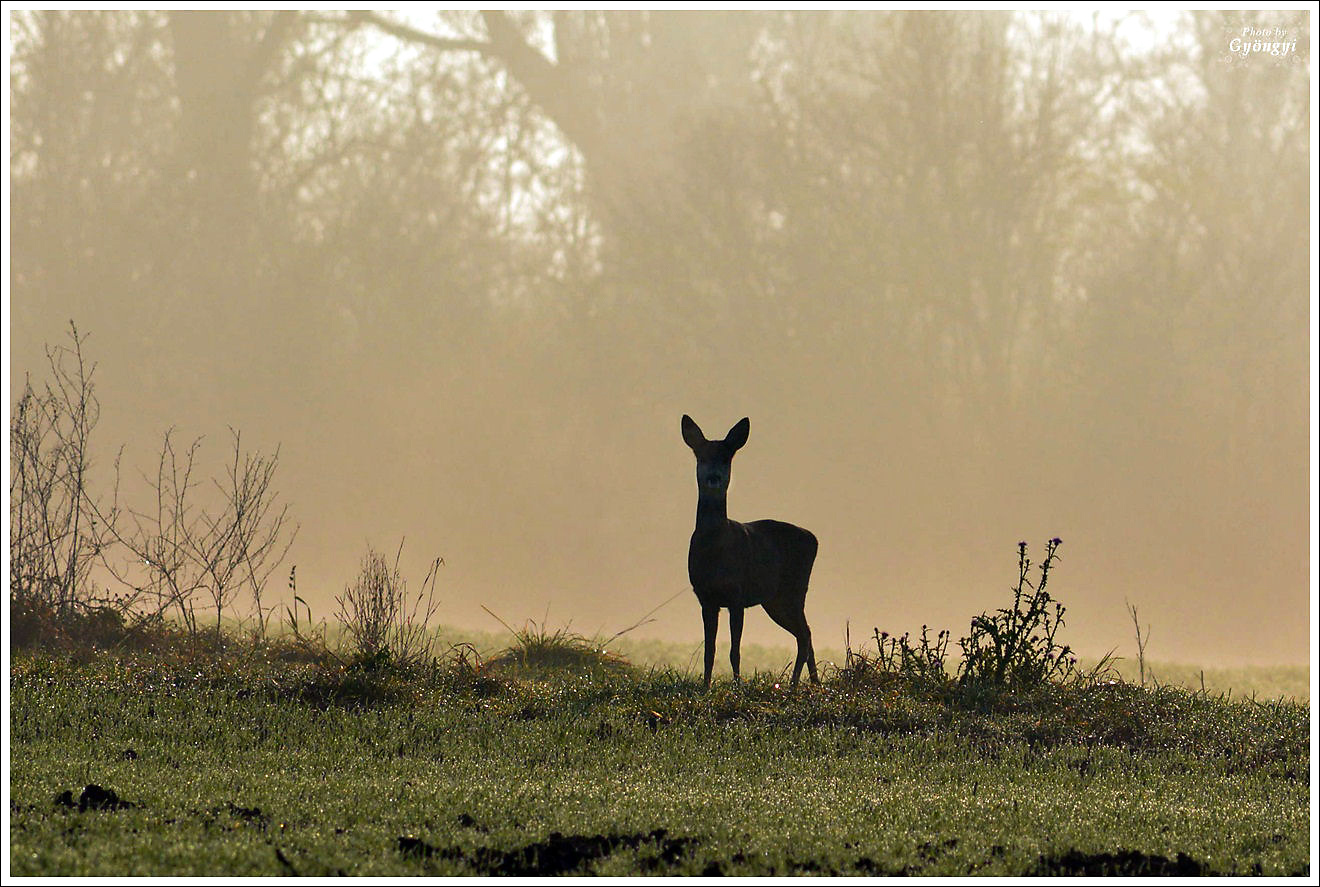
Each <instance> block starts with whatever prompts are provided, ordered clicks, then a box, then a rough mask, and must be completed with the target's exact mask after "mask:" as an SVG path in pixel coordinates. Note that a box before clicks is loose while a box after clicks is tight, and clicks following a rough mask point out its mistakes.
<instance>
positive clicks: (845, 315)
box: [6, 11, 1313, 666]
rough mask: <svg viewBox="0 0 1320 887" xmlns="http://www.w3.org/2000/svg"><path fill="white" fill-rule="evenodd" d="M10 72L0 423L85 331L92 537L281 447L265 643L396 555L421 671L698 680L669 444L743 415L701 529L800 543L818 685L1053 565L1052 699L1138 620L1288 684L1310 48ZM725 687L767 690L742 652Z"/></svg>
mask: <svg viewBox="0 0 1320 887" xmlns="http://www.w3.org/2000/svg"><path fill="white" fill-rule="evenodd" d="M1244 35H1245V37H1246V42H1245V45H1246V47H1247V49H1246V51H1245V52H1244V51H1243V50H1242V49H1241V47H1242V45H1243V37H1244ZM1261 35H1266V36H1265V37H1262V36H1261ZM1235 38H1236V39H1237V40H1238V43H1237V44H1233V45H1234V46H1236V47H1237V49H1232V48H1230V44H1232V41H1234V39H1235ZM8 39H9V40H10V41H11V47H12V67H11V75H10V98H11V104H10V118H9V124H10V151H11V155H10V167H9V176H10V188H9V192H8V193H9V199H10V212H11V226H12V227H11V238H10V260H11V262H10V266H9V273H8V287H9V289H8V309H9V312H10V331H9V347H10V354H9V359H8V372H9V373H10V376H9V380H8V384H7V386H6V387H7V391H8V394H9V397H10V403H11V405H12V404H13V403H14V401H15V400H16V399H17V398H18V397H19V396H20V394H21V392H22V388H23V384H24V379H25V374H28V373H30V374H31V375H32V378H33V380H34V381H36V380H38V379H41V378H44V377H45V374H46V366H45V361H44V357H43V346H44V345H46V344H47V343H49V344H51V345H55V344H60V343H62V342H65V341H67V339H66V333H67V329H68V326H67V325H68V321H69V320H70V319H72V320H74V321H75V322H76V324H77V326H78V329H79V330H80V331H81V332H83V333H86V334H87V336H88V338H87V340H86V343H85V345H84V349H85V352H86V353H87V355H89V356H90V357H91V358H92V359H94V360H95V361H96V362H97V369H96V375H95V382H96V393H97V396H98V398H99V400H100V403H101V414H100V421H99V424H98V425H97V426H96V428H95V433H94V451H93V453H94V456H95V463H94V465H93V466H92V475H91V477H92V481H91V483H93V484H94V485H99V486H98V489H104V490H109V489H110V488H111V487H112V486H113V481H114V472H113V464H114V460H115V458H116V454H117V453H118V452H119V448H120V446H121V445H122V446H123V447H124V450H123V455H122V461H121V468H122V476H121V481H120V496H121V498H122V499H123V500H124V501H126V502H128V503H130V504H132V503H142V502H143V501H144V499H145V497H147V496H148V495H149V493H150V489H149V485H148V484H146V483H145V482H144V480H143V476H142V475H143V473H146V474H147V475H148V476H151V475H152V474H153V473H154V472H155V469H156V465H157V460H158V456H159V451H160V444H161V439H162V435H163V434H164V432H165V431H166V430H167V429H169V428H171V427H173V428H175V429H176V431H175V434H176V435H177V436H178V437H179V438H180V439H182V440H191V439H193V438H195V437H203V443H202V448H201V450H200V451H199V465H200V466H203V467H204V469H205V472H202V471H201V469H199V476H202V474H203V473H206V472H209V473H218V472H219V471H220V470H221V469H222V468H223V463H224V459H225V457H226V452H227V447H228V446H229V443H228V431H227V429H228V428H230V427H232V428H235V429H241V431H242V433H243V441H244V444H245V446H250V447H254V448H260V449H261V450H262V451H263V452H267V453H273V452H274V451H275V450H276V448H277V447H278V454H279V467H278V473H277V475H276V480H275V487H276V488H277V489H278V491H279V494H280V497H281V501H282V502H287V503H288V504H289V506H290V512H289V513H290V516H291V518H292V519H293V520H295V521H297V523H298V524H299V531H298V534H297V537H296V540H295V541H294V544H293V547H292V548H291V549H290V551H289V554H288V556H287V558H286V560H285V561H284V563H283V565H282V566H281V568H280V569H279V570H277V571H276V572H275V573H274V574H273V576H272V578H271V579H270V580H269V584H270V588H269V589H268V591H267V594H268V598H267V600H271V599H277V600H278V599H281V598H283V599H287V598H288V595H289V590H288V589H287V588H286V587H285V585H286V577H287V575H288V571H289V568H290V567H291V566H293V565H295V564H296V565H297V592H298V594H299V595H300V596H301V597H302V598H304V599H305V600H306V601H307V602H308V604H310V606H311V608H312V610H313V613H314V614H315V615H316V616H317V617H318V618H320V617H330V616H332V613H333V608H334V600H333V599H334V596H335V595H336V594H339V593H341V592H342V591H343V588H344V585H345V584H346V583H347V582H349V581H351V580H352V578H353V577H354V575H355V574H356V571H357V568H358V564H359V562H360V560H361V558H362V556H363V554H364V553H365V552H366V549H367V546H368V545H369V544H370V545H373V546H375V547H376V548H377V549H380V550H386V551H389V552H391V553H393V552H394V551H395V550H396V549H397V548H398V546H399V544H400V541H401V540H403V539H405V538H406V543H405V545H404V548H403V556H402V560H401V566H402V567H403V570H404V572H405V574H407V575H409V576H411V577H413V578H414V581H415V582H420V580H421V576H422V574H423V573H424V571H425V566H426V564H427V563H428V562H429V560H430V559H431V558H433V557H435V556H441V557H443V558H444V562H445V564H444V566H443V567H442V569H441V572H440V575H439V581H438V585H437V592H438V597H439V598H440V600H441V607H440V610H439V619H440V620H441V621H442V622H444V623H446V624H449V625H454V626H460V627H470V628H479V629H484V630H498V629H499V625H498V623H496V622H495V621H494V620H493V619H492V618H491V617H490V616H489V615H488V614H487V613H486V612H484V611H483V609H482V608H483V607H485V608H487V609H489V610H490V611H493V612H494V613H496V614H498V615H499V616H500V617H501V618H503V619H504V620H505V621H507V622H509V623H511V624H515V625H516V624H519V623H522V622H523V621H524V620H526V619H528V618H533V619H536V620H537V621H538V622H539V621H540V620H542V619H543V618H544V619H548V621H549V623H550V624H551V626H558V625H562V624H566V623H571V625H572V627H573V629H574V630H577V631H580V632H582V633H584V634H592V633H595V632H597V631H601V632H603V633H604V634H605V635H606V636H608V635H611V634H613V633H615V632H616V631H618V630H620V629H623V628H625V627H627V626H629V625H632V624H633V623H635V622H637V621H638V620H639V619H641V618H642V617H643V616H644V615H645V614H647V613H648V612H649V611H651V610H652V609H653V608H655V607H657V606H658V605H661V604H664V605H663V606H661V607H660V608H659V609H658V610H657V611H656V612H655V613H654V615H653V616H652V617H651V618H652V621H651V622H649V623H647V624H645V625H642V626H640V627H638V628H637V629H635V631H634V636H636V637H661V638H667V639H673V640H680V641H684V642H690V643H691V644H692V645H693V646H694V647H695V646H696V645H697V644H698V643H699V642H700V639H701V620H700V615H699V609H698V605H697V602H696V599H695V597H694V596H693V595H692V593H691V590H690V587H689V585H688V580H687V573H686V566H687V564H686V557H687V545H688V537H689V535H690V534H691V532H692V528H693V523H694V516H695V511H696V500H697V491H696V484H695V480H694V462H693V457H692V452H691V451H690V450H689V449H688V448H687V447H686V446H685V445H684V443H683V440H682V438H681V436H680V432H679V420H680V418H681V416H682V415H683V414H684V413H687V414H690V415H691V416H692V417H693V418H694V419H696V421H697V422H698V423H700V424H701V426H702V428H703V429H705V431H706V433H707V435H708V436H711V437H717V436H723V434H724V433H725V432H726V431H727V430H728V429H729V428H730V427H731V426H732V425H733V424H734V423H735V422H736V421H738V420H739V419H741V418H742V417H744V416H747V417H749V418H750V420H751V434H750V438H749V441H748V443H747V445H746V446H745V447H744V448H743V449H742V450H741V451H740V452H739V453H738V455H737V457H736V459H735V460H734V463H733V481H732V487H731V490H730V493H729V515H730V517H732V518H734V519H741V520H752V519H758V518H777V519H781V520H786V521H790V522H792V523H796V524H799V525H801V526H804V527H807V528H809V529H810V530H812V531H813V532H814V533H815V534H816V536H817V537H818V538H819V540H820V553H819V556H818V558H817V561H816V568H815V572H814V574H813V578H812V582H811V587H810V593H809V594H808V597H807V608H806V609H807V616H808V618H809V620H810V622H811V625H812V629H813V633H814V635H815V643H816V646H817V649H829V648H834V649H840V648H842V647H843V644H844V636H845V629H847V630H848V631H850V632H851V635H852V638H853V642H854V644H856V643H858V642H859V640H860V639H862V638H863V637H865V636H869V634H870V632H871V629H872V628H873V627H879V628H881V629H884V630H887V631H890V632H893V633H901V632H903V631H909V630H912V631H919V630H920V627H921V626H922V625H923V624H928V625H930V626H931V627H932V628H949V629H950V630H951V631H952V632H953V636H954V638H955V639H956V638H957V637H959V636H960V633H963V634H965V633H966V631H967V626H968V623H969V620H970V619H971V617H972V616H975V615H977V614H978V613H980V612H981V611H983V610H987V609H994V608H997V607H1001V606H1007V605H1008V604H1009V603H1010V601H1011V588H1012V585H1013V584H1014V582H1015V580H1016V577H1017V574H1016V569H1017V559H1016V558H1017V544H1018V542H1019V541H1020V540H1024V541H1026V542H1028V544H1029V546H1030V549H1029V550H1030V553H1031V555H1032V556H1033V558H1036V557H1039V556H1041V555H1042V554H1043V551H1044V545H1045V542H1046V540H1048V539H1050V538H1051V537H1055V536H1058V537H1060V538H1062V540H1063V544H1062V546H1061V548H1060V554H1061V556H1062V560H1061V562H1060V563H1059V565H1058V567H1057V571H1056V572H1055V573H1054V574H1052V576H1051V586H1050V587H1051V590H1052V591H1053V592H1054V593H1055V596H1056V597H1057V598H1058V599H1060V600H1061V601H1062V602H1063V603H1064V604H1065V605H1066V606H1067V608H1068V610H1067V614H1066V628H1065V629H1064V633H1063V639H1064V640H1065V641H1066V642H1068V643H1071V644H1072V645H1073V647H1074V648H1075V649H1077V650H1079V651H1080V652H1081V653H1083V654H1085V655H1088V656H1099V655H1102V654H1104V653H1106V652H1108V651H1110V650H1115V649H1116V651H1117V653H1118V654H1119V655H1124V656H1129V657H1131V656H1135V652H1136V650H1135V643H1134V637H1133V630H1132V622H1131V617H1130V615H1129V613H1128V611H1127V610H1126V609H1125V603H1131V604H1135V605H1136V606H1137V607H1138V608H1139V611H1140V615H1141V621H1142V622H1143V623H1149V624H1150V626H1151V635H1150V642H1149V646H1148V648H1147V651H1146V655H1147V657H1150V658H1156V659H1165V660H1181V661H1187V662H1196V663H1202V664H1205V665H1207V666H1208V665H1212V664H1214V665H1220V664H1223V665H1236V664H1244V663H1260V664H1266V663H1300V662H1303V661H1306V659H1307V657H1308V643H1309V638H1310V634H1309V600H1310V594H1311V589H1310V586H1309V582H1310V573H1309V551H1310V549H1309V539H1310V534H1311V532H1312V531H1313V528H1311V527H1309V499H1308V496H1309V488H1310V484H1311V483H1312V482H1313V481H1312V479H1310V478H1309V477H1308V435H1309V418H1308V417H1309V391H1310V389H1309V387H1308V386H1309V383H1310V378H1309V369H1308V348H1309V338H1308V335H1309V334H1308V330H1309V326H1310V323H1311V315H1310V313H1309V312H1310V310H1311V301H1310V294H1309V293H1310V290H1309V265H1308V261H1309V242H1310V241H1309V236H1308V225H1309V187H1310V179H1309V173H1310V168H1309V160H1308V150H1309V147H1310V146H1309V131H1310V125H1311V123H1310V108H1309V98H1308V97H1309V83H1310V77H1311V67H1310V66H1311V64H1312V60H1311V59H1310V57H1309V47H1310V39H1311V35H1310V31H1309V18H1308V16H1307V14H1306V13H1301V12H1297V13H1267V12H1254V13H1236V12H1234V13H1197V14H1191V13H1186V14H1181V15H1177V16H1161V17H1159V18H1158V19H1151V18H1143V17H1142V16H1140V15H1135V16H1128V17H1123V16H1111V17H1101V18H1097V17H1094V16H1092V15H1090V14H1085V15H1080V14H1079V15H1075V16H1074V15H1065V14H1061V13H1050V14H1044V13H1040V14H1038V13H987V12H959V13H935V12H923V13H858V12H853V13H819V14H805V13H753V12H739V13H713V12H712V13H704V12H703V13H695V12H683V13H679V12H674V13H650V14H645V13H638V12H607V13H593V12H569V11H560V12H555V13H531V12H526V13H522V12H520V13H477V12H444V13H415V14H410V15H409V16H407V17H401V16H400V15H399V14H395V13H363V14H357V15H354V14H342V13H334V12H329V11H325V12H315V13H297V12H279V13H272V12H263V13H238V12H211V13H187V12H169V13H164V12H129V11H119V12H99V13H98V12H32V11H24V12H12V13H10V18H9V33H8ZM1253 44H1255V45H1259V46H1262V47H1264V48H1262V49H1259V50H1253V49H1252V46H1253ZM1270 46H1273V47H1274V53H1275V54H1271V49H1270V48H1269V47H1270ZM1279 46H1283V47H1284V49H1283V50H1282V51H1280V50H1279V48H1278V47H1279ZM1289 47H1291V48H1289ZM206 492H207V489H206V485H205V484H203V485H202V486H201V487H200V488H199V492H198V494H197V495H198V496H204V495H205V494H206ZM134 507H136V508H140V509H144V508H146V507H147V506H146V505H145V504H137V505H134ZM671 598H672V600H671ZM666 601H668V602H667V603H666ZM243 604H244V601H243V600H239V601H237V606H238V607H239V608H240V609H241V607H242V606H243ZM726 639H727V635H724V634H723V633H722V634H721V651H723V649H724V646H723V645H724V643H725V641H726ZM745 639H746V641H748V642H754V643H765V644H774V645H778V646H783V647H788V645H789V644H790V643H791V638H790V637H789V635H788V634H787V633H785V632H784V631H783V630H781V629H779V628H778V627H776V626H775V625H773V624H772V623H771V622H770V620H769V619H768V618H767V617H766V616H765V615H764V614H763V613H761V612H760V611H759V610H758V611H754V612H752V613H749V615H748V618H747V627H746V635H745ZM722 656H723V652H721V657H722Z"/></svg>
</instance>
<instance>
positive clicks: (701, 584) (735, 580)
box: [683, 416, 820, 687]
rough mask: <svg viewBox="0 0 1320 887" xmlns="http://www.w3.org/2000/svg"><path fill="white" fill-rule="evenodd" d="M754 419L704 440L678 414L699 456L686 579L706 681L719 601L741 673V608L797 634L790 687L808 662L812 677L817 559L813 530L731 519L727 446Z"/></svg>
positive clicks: (740, 438) (741, 440) (736, 443)
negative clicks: (810, 619)
mask: <svg viewBox="0 0 1320 887" xmlns="http://www.w3.org/2000/svg"><path fill="white" fill-rule="evenodd" d="M751 427H752V423H751V422H750V421H749V420H747V419H743V420H742V421H741V422H739V423H738V424H737V425H734V426H733V428H731V429H729V433H728V435H726V436H725V438H724V440H706V436H705V435H704V434H702V433H701V428H700V427H698V425H697V423H696V422H693V421H692V418H691V417H690V416H684V417H683V441H684V442H685V443H686V444H687V445H688V446H689V447H691V448H692V452H693V453H694V454H695V455H696V457H697V527H696V529H695V530H693V531H692V543H691V545H689V547H688V579H690V580H691V582H692V590H693V591H694V592H695V593H696V595H697V600H698V601H700V602H701V619H702V622H703V623H704V625H705V629H706V686H707V687H710V673H711V669H713V668H714V667H715V635H716V633H717V632H718V631H719V624H720V609H721V608H727V609H728V611H729V635H730V638H731V645H730V647H729V664H730V665H732V666H733V679H734V680H735V681H737V680H739V679H740V675H739V671H738V667H739V662H740V659H741V653H740V650H739V648H740V646H741V644H742V629H743V611H744V610H746V609H747V608H748V607H755V606H757V605H758V604H759V605H760V606H762V607H764V608H765V611H766V613H768V614H770V618H771V619H773V620H774V621H775V622H776V623H778V624H779V625H781V626H783V627H784V628H785V629H787V630H788V631H789V632H790V633H791V634H792V635H793V637H795V638H797V662H796V663H795V664H794V666H793V687H797V684H798V678H799V677H800V676H801V675H802V666H803V665H806V666H807V668H808V669H809V670H810V673H811V681H812V683H819V682H820V681H819V679H818V678H817V677H816V654H815V651H814V650H813V649H812V647H811V628H810V627H809V626H808V625H807V615H806V611H805V605H806V598H807V582H808V580H809V579H810V578H811V567H812V564H814V563H815V561H816V537H815V536H814V535H812V533H811V532H810V531H808V530H804V529H802V528H801V527H798V526H794V525H793V524H788V523H784V522H783V521H777V520H758V521H752V522H751V523H746V524H744V523H739V522H738V521H734V520H729V514H728V492H729V480H730V478H731V475H732V469H733V454H734V453H736V452H738V450H739V449H740V448H741V447H742V445H743V444H745V443H747V434H748V432H749V431H751Z"/></svg>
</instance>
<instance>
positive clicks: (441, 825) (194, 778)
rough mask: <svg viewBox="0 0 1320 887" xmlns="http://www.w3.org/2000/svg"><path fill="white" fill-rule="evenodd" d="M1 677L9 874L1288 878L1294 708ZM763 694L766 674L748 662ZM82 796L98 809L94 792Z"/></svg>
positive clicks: (1299, 724) (1055, 696)
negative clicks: (7, 739) (5, 706)
mask: <svg viewBox="0 0 1320 887" xmlns="http://www.w3.org/2000/svg"><path fill="white" fill-rule="evenodd" d="M583 663H585V664H582V665H580V666H578V667H574V666H573V665H571V664H570V665H569V666H568V667H560V668H535V669H527V668H522V669H519V668H515V667H513V666H506V667H503V668H501V667H497V666H495V665H492V664H490V663H487V664H486V665H485V666H484V667H480V668H478V667H474V666H473V663H471V662H467V663H463V662H451V663H450V664H448V665H447V666H446V667H444V668H440V669H426V670H422V671H408V670H404V669H398V668H391V667H378V668H363V667H361V666H353V667H344V666H342V665H337V664H335V663H333V662H330V663H327V662H325V661H321V662H314V663H312V662H297V661H285V660H284V659H283V658H282V657H281V655H278V651H268V652H267V654H266V655H265V656H262V655H257V654H256V653H254V652H253V651H247V652H242V651H240V652H239V653H236V654H233V653H231V654H229V655H222V656H211V657H198V658H189V657H181V656H177V655H175V656H159V655H157V656H152V655H146V654H142V655H139V656H133V657H115V656H110V655H106V654H97V655H93V656H84V657H81V658H80V659H79V660H78V661H74V660H72V659H70V658H67V657H64V658H61V657H53V656H51V655H48V654H44V653H21V654H17V656H16V658H15V660H14V662H13V666H12V670H11V677H10V690H11V697H10V698H11V703H10V705H11V729H12V746H11V758H10V764H11V770H10V792H11V802H10V823H11V824H10V842H11V843H10V864H11V867H12V873H13V874H14V875H166V874H168V875H222V874H223V875H290V874H294V873H297V874H301V875H332V874H341V873H342V874H349V875H492V874H531V875H551V874H563V873H579V874H581V873H592V874H602V875H622V874H665V875H669V874H674V875H676V874H689V875H699V874H726V875H768V874H854V875H881V874H919V875H954V874H959V875H965V874H969V873H970V874H974V875H1028V874H1074V875H1096V874H1139V873H1148V874H1257V873H1259V874H1266V875H1290V874H1303V873H1305V871H1306V870H1307V866H1308V865H1309V818H1308V817H1309V808H1310V791H1309V786H1310V760H1309V748H1308V729H1309V717H1310V709H1309V706H1308V705H1305V704H1298V703H1294V702H1290V701H1274V702H1268V703H1261V702H1253V701H1251V700H1250V699H1245V700H1243V699H1239V698H1238V694H1237V693H1235V694H1234V696H1233V698H1232V700H1229V699H1227V698H1224V697H1222V696H1216V695H1214V694H1210V693H1191V692H1187V691H1184V690H1179V689H1173V688H1167V687H1166V688H1162V689H1151V688H1145V689H1142V688H1139V687H1134V686H1132V685H1131V684H1129V683H1125V682H1122V681H1115V680H1112V679H1110V680H1103V681H1089V682H1074V683H1070V684H1068V685H1066V686H1065V685H1057V686H1052V687H1050V688H1047V689H1046V690H1045V691H1042V692H1039V693H1035V694H1033V695H1031V696H1030V697H1029V698H1028V697H1000V698H995V699H990V700H981V701H980V702H978V703H976V704H972V703H970V702H969V701H968V700H966V699H958V698H954V697H952V696H948V695H947V694H946V695H941V694H940V693H936V692H923V691H919V690H917V689H914V688H912V687H910V686H908V685H907V684H904V683H903V682H902V681H900V680H898V679H897V678H896V677H895V676H893V675H884V674H869V675H868V674H850V673H847V672H837V671H836V672H833V673H832V674H831V676H830V677H829V678H828V679H827V681H826V683H825V685H824V686H820V687H806V686H804V687H802V688H800V689H799V691H797V692H796V693H789V692H788V691H786V690H785V689H783V688H779V687H776V684H775V682H776V677H775V676H773V675H770V674H761V675H758V676H756V677H755V678H753V679H751V680H749V681H747V682H746V683H744V684H743V685H741V686H735V685H732V684H729V683H717V684H716V687H715V688H714V689H713V690H712V691H711V692H709V693H707V692H705V691H704V690H703V688H702V687H701V686H700V682H699V681H696V680H694V679H693V678H692V677H691V676H690V675H689V674H687V673H685V672H683V671H678V670H674V669H671V668H637V667H626V666H623V665H620V664H618V663H614V662H611V661H609V660H601V659H599V658H596V659H591V658H589V657H588V658H586V659H584V660H583ZM773 667H774V668H776V670H777V664H776V665H775V666H773ZM93 786H95V787H99V790H97V789H94V788H92V787H93Z"/></svg>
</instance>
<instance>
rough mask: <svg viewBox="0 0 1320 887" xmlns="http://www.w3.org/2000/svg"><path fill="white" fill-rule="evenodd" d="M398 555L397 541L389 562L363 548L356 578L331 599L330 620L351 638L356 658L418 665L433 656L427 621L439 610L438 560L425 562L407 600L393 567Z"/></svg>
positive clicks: (403, 583) (403, 584)
mask: <svg viewBox="0 0 1320 887" xmlns="http://www.w3.org/2000/svg"><path fill="white" fill-rule="evenodd" d="M402 553H403V543H402V542H400V543H399V550H398V551H397V552H396V553H395V555H394V563H393V564H392V565H391V564H390V563H389V562H388V561H387V560H386V559H385V556H384V555H382V554H380V553H379V552H377V551H376V550H375V549H373V548H371V547H370V546H368V548H367V553H366V555H365V556H364V557H363V558H362V569H361V571H360V572H359V573H358V576H357V578H356V579H355V580H354V581H353V584H352V585H349V586H345V588H344V593H343V594H342V595H339V596H336V597H335V603H336V604H338V611H337V612H336V614H335V615H336V618H337V619H338V620H339V622H340V624H341V625H343V627H344V630H345V631H346V632H347V634H348V635H349V637H350V638H351V645H352V653H353V655H354V657H355V658H356V659H357V660H358V661H360V662H364V663H382V662H384V661H392V662H394V663H395V664H398V665H418V664H422V663H424V662H426V661H428V660H430V659H432V658H434V656H433V653H434V646H435V638H434V636H433V635H431V634H430V632H429V623H430V621H431V619H432V617H434V616H435V613H436V610H437V609H438V608H439V602H437V601H436V600H435V580H436V575H437V573H438V572H439V570H440V566H441V565H442V564H443V563H444V560H443V559H442V558H438V557H437V558H436V559H435V560H433V561H432V562H431V566H430V569H428V570H427V572H426V575H425V577H423V579H422V583H421V588H420V590H419V591H418V593H417V595H416V597H414V598H411V599H410V598H409V596H408V583H407V581H406V580H405V579H404V577H403V574H402V573H401V572H400V571H399V556H400V555H401V554H402Z"/></svg>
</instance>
